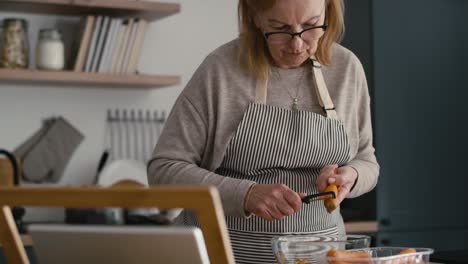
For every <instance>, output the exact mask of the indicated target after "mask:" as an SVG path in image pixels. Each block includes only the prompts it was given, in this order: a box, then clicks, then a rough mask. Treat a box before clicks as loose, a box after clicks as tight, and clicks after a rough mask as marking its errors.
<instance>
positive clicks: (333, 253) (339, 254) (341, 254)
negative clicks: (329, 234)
mask: <svg viewBox="0 0 468 264" xmlns="http://www.w3.org/2000/svg"><path fill="white" fill-rule="evenodd" d="M327 257H334V258H370V255H369V253H367V252H363V251H346V250H335V249H332V250H330V251H328V253H327Z"/></svg>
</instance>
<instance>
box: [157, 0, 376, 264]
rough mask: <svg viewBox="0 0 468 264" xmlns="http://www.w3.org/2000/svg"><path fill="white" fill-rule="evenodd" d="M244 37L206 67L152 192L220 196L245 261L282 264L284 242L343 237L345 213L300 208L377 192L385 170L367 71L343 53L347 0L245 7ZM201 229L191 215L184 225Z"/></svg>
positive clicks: (277, 1) (173, 119) (245, 0)
mask: <svg viewBox="0 0 468 264" xmlns="http://www.w3.org/2000/svg"><path fill="white" fill-rule="evenodd" d="M239 19H240V37H239V39H235V40H233V41H231V42H229V43H227V44H225V45H223V46H221V47H219V48H218V49H216V50H215V51H213V52H212V53H211V54H210V55H208V57H207V58H206V59H205V60H204V61H203V63H202V64H201V65H200V67H199V68H198V69H197V71H196V72H195V74H194V75H193V77H192V79H191V80H190V81H189V83H188V84H187V86H186V87H185V89H184V90H183V92H182V93H181V94H180V96H179V98H178V99H177V101H176V103H175V105H174V108H173V109H172V112H171V114H170V116H169V118H168V121H167V124H166V126H165V129H164V131H163V133H162V135H161V138H160V140H159V142H158V144H157V146H156V148H155V151H154V155H153V158H152V159H151V161H150V162H149V164H148V175H149V182H150V183H151V184H198V185H214V186H216V187H217V188H218V190H219V192H220V194H221V199H222V203H223V208H224V212H225V214H226V222H227V225H228V229H229V235H230V239H231V243H232V245H233V251H234V255H235V258H236V262H237V263H275V259H274V256H273V253H272V250H271V246H270V240H271V238H272V237H273V236H278V235H282V234H291V233H294V234H319V235H334V234H344V232H345V231H344V224H343V220H342V217H341V215H340V211H339V208H338V209H337V210H334V211H333V212H331V213H329V212H327V210H326V208H325V207H324V206H323V203H319V202H315V203H310V204H302V203H301V198H303V197H304V196H305V195H306V194H313V193H317V192H321V191H323V190H324V189H325V188H326V187H327V186H328V185H329V184H336V185H337V186H339V191H338V197H337V199H338V202H341V201H342V200H343V199H345V198H353V197H357V196H360V195H362V194H364V193H366V192H369V191H370V190H372V189H373V188H374V187H375V185H376V183H377V179H378V173H379V165H378V163H377V161H376V158H375V155H374V148H373V146H372V127H371V115H370V98H369V93H368V88H367V83H366V79H365V75H364V71H363V68H362V65H361V64H360V62H359V60H358V59H357V57H356V56H355V55H354V54H353V53H351V52H350V51H349V50H347V49H345V48H344V47H342V46H340V45H339V44H337V42H338V41H339V39H340V37H341V35H342V33H343V29H344V25H343V3H342V1H341V0H240V1H239ZM178 220H179V221H180V222H181V223H184V224H187V225H197V221H196V218H195V217H194V215H193V214H191V213H190V212H189V211H184V212H183V213H182V214H181V215H180V216H179V219H178Z"/></svg>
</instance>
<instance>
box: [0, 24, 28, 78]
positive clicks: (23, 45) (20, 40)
mask: <svg viewBox="0 0 468 264" xmlns="http://www.w3.org/2000/svg"><path fill="white" fill-rule="evenodd" d="M28 42H29V41H28V22H27V21H26V20H24V19H19V18H7V19H4V20H3V27H2V38H1V43H0V44H1V45H0V46H1V47H2V49H1V51H0V67H3V68H10V69H18V68H27V67H28V62H29V43H28Z"/></svg>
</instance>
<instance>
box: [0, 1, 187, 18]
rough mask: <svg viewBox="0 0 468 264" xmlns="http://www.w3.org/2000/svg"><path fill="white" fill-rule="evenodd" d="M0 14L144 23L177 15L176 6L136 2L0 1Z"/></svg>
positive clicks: (178, 5)
mask: <svg viewBox="0 0 468 264" xmlns="http://www.w3.org/2000/svg"><path fill="white" fill-rule="evenodd" d="M0 10H1V11H14V12H26V13H43V14H57V15H80V16H83V15H87V14H102V15H115V16H124V17H125V16H132V17H133V16H136V17H142V18H145V19H147V20H148V21H152V20H156V19H160V18H163V17H166V16H169V15H172V14H176V13H179V12H180V4H176V3H163V2H150V1H140V0H0Z"/></svg>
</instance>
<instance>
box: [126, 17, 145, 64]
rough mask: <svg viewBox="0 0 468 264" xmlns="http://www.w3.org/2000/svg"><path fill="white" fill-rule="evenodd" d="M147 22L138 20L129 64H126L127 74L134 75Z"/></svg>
mask: <svg viewBox="0 0 468 264" xmlns="http://www.w3.org/2000/svg"><path fill="white" fill-rule="evenodd" d="M146 26H147V22H146V20H144V19H140V20H138V23H137V29H136V34H135V42H134V44H133V47H132V48H131V53H130V57H129V62H128V64H127V67H126V68H127V70H126V72H127V73H136V71H137V67H138V62H139V60H140V55H141V49H142V47H143V41H144V40H145V33H146Z"/></svg>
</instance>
